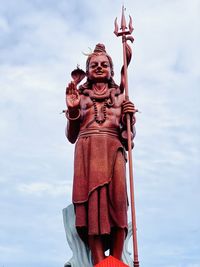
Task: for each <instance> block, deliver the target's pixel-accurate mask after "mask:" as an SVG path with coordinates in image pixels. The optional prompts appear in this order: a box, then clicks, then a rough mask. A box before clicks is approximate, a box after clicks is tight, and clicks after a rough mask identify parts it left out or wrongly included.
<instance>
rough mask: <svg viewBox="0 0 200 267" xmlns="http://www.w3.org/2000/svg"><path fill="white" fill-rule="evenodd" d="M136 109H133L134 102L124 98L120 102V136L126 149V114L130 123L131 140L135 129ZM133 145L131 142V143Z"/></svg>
mask: <svg viewBox="0 0 200 267" xmlns="http://www.w3.org/2000/svg"><path fill="white" fill-rule="evenodd" d="M136 112H137V110H136V109H135V106H134V104H133V103H132V102H131V101H127V100H124V101H123V102H122V117H121V124H122V131H121V138H122V143H123V144H124V147H125V148H126V150H128V135H127V119H126V115H127V114H129V115H130V124H131V140H133V139H134V137H135V134H136V130H135V122H136V118H135V113H136ZM132 147H133V143H132Z"/></svg>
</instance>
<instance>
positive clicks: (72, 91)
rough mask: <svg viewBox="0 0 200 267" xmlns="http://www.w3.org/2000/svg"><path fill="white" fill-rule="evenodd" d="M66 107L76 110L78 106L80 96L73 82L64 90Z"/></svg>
mask: <svg viewBox="0 0 200 267" xmlns="http://www.w3.org/2000/svg"><path fill="white" fill-rule="evenodd" d="M66 105H67V107H68V109H74V108H78V107H79V105H80V95H79V92H78V90H77V88H76V84H75V82H70V83H69V84H68V86H67V88H66Z"/></svg>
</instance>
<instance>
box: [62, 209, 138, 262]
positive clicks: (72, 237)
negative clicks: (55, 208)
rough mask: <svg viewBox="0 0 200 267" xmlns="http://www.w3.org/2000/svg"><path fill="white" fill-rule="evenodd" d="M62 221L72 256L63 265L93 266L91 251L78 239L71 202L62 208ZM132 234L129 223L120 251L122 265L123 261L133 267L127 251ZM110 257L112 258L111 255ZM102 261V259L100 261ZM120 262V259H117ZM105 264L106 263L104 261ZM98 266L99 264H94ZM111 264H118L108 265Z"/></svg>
mask: <svg viewBox="0 0 200 267" xmlns="http://www.w3.org/2000/svg"><path fill="white" fill-rule="evenodd" d="M63 222H64V228H65V234H66V238H67V242H68V244H69V247H70V249H71V250H72V253H73V256H72V258H71V259H69V260H68V261H67V262H66V263H65V265H64V267H80V266H83V267H93V264H92V259H91V252H90V249H89V248H88V247H87V246H86V245H85V243H84V242H83V241H82V240H81V239H80V237H79V235H78V233H77V231H76V227H75V214H74V206H73V204H71V205H69V206H68V207H66V208H64V209H63ZM131 236H132V225H131V223H129V225H128V234H127V237H126V240H125V242H124V248H123V253H122V261H123V262H121V263H122V265H121V266H124V265H123V263H125V264H126V265H125V266H127V265H128V266H129V267H134V265H133V259H132V258H131V253H130V252H129V251H128V243H129V239H130V238H131ZM109 258H110V257H108V258H106V259H105V260H107V259H109ZM111 258H114V257H112V256H111ZM102 262H103V261H102ZM119 262H120V261H119ZM105 264H106V263H105ZM96 266H99V265H96ZM100 266H107V265H100ZM108 266H109V267H111V266H113V267H114V266H118V265H108Z"/></svg>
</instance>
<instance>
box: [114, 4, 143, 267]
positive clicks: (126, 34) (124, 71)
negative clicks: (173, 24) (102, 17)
mask: <svg viewBox="0 0 200 267" xmlns="http://www.w3.org/2000/svg"><path fill="white" fill-rule="evenodd" d="M124 10H125V8H124V6H123V7H122V17H121V28H120V31H119V30H118V25H117V18H116V19H115V31H114V33H115V35H116V36H117V37H119V36H121V37H122V45H123V63H124V65H123V68H122V71H121V73H122V82H121V85H120V87H121V86H122V87H123V88H124V89H125V100H127V101H128V100H129V93H128V72H127V69H128V64H129V62H130V59H131V53H130V57H129V58H128V60H127V52H128V51H127V47H129V46H128V45H127V40H130V41H131V42H133V41H134V39H133V37H132V36H131V33H132V31H133V27H132V18H131V16H129V17H130V22H129V29H128V30H127V26H126V19H125V15H124ZM136 111H137V110H136ZM126 122H127V134H128V164H129V179H130V197H131V218H132V232H133V255H134V261H133V263H134V267H139V260H138V246H137V228H136V212H135V196H134V179H133V157H132V140H131V118H130V114H126Z"/></svg>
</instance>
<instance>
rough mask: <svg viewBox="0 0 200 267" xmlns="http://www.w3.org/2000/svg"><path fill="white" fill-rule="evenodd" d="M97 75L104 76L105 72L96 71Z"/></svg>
mask: <svg viewBox="0 0 200 267" xmlns="http://www.w3.org/2000/svg"><path fill="white" fill-rule="evenodd" d="M95 74H97V75H102V74H104V72H103V71H96V72H95Z"/></svg>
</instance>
